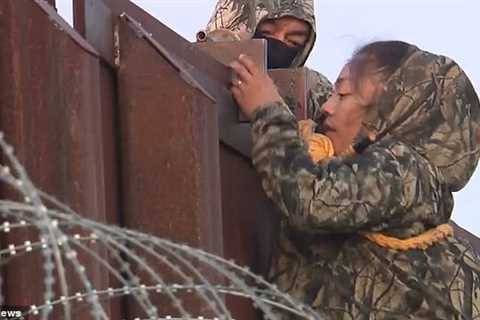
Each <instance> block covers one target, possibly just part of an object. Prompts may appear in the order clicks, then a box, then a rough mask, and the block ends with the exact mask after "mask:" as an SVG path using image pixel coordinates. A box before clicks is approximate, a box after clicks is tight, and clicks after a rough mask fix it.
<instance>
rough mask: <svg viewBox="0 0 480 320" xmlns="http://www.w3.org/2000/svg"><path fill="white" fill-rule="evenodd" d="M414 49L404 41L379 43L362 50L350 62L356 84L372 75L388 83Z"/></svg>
mask: <svg viewBox="0 0 480 320" xmlns="http://www.w3.org/2000/svg"><path fill="white" fill-rule="evenodd" d="M412 48H414V47H413V46H412V45H410V44H408V43H406V42H402V41H377V42H372V43H370V44H367V45H366V46H364V47H362V48H360V49H359V50H357V51H356V52H355V53H354V54H353V57H352V59H350V61H349V66H350V73H351V77H352V79H353V82H354V84H355V85H356V86H358V84H359V81H360V79H362V77H364V76H367V75H372V74H375V75H377V76H380V81H387V79H388V78H390V76H391V75H392V74H393V73H394V72H395V71H396V70H397V69H398V68H399V67H400V66H401V65H402V64H403V62H404V61H405V59H406V58H407V57H408V56H409V53H410V52H411V49H412Z"/></svg>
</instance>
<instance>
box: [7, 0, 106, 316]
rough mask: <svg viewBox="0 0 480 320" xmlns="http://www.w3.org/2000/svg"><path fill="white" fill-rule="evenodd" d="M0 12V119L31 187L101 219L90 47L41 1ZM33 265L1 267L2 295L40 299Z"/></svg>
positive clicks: (37, 258)
mask: <svg viewBox="0 0 480 320" xmlns="http://www.w3.org/2000/svg"><path fill="white" fill-rule="evenodd" d="M0 12H2V19H0V40H1V41H2V46H1V47H0V68H1V69H2V71H3V72H2V73H1V74H0V81H1V83H2V86H0V101H1V105H2V108H1V110H0V126H1V128H2V131H4V132H5V135H6V139H7V140H8V141H9V142H10V143H12V144H13V145H14V147H15V150H16V154H17V156H18V157H19V159H20V160H21V161H22V163H23V164H24V165H25V166H26V169H27V171H28V172H29V174H30V176H31V178H32V180H33V181H34V182H35V183H36V185H37V186H38V187H39V188H41V189H43V190H45V191H46V192H48V193H50V194H54V195H55V196H56V197H57V198H58V199H59V200H61V201H63V202H65V203H67V204H68V205H69V206H71V207H72V208H73V209H75V210H77V211H78V212H81V213H83V214H85V215H87V217H88V218H91V219H94V220H97V221H105V220H106V208H107V207H108V208H109V207H111V206H110V204H109V203H107V202H106V201H107V200H106V199H108V198H107V196H106V193H107V191H106V190H105V188H106V181H105V174H104V172H105V171H104V170H105V166H106V165H107V164H106V163H105V162H104V157H103V150H102V148H103V146H102V143H101V142H99V137H101V136H102V134H101V131H102V123H101V115H100V112H101V99H100V91H99V86H98V84H99V82H100V79H99V75H100V71H99V68H100V64H99V60H98V58H97V57H96V54H95V50H93V48H91V47H89V46H88V44H86V42H85V41H84V40H82V41H83V43H82V41H75V37H73V36H72V35H75V33H74V31H72V30H71V28H69V27H68V28H67V27H64V26H63V25H62V24H61V23H59V21H61V18H59V17H58V16H56V13H55V12H54V10H53V9H52V8H51V7H49V6H48V4H46V3H42V2H41V1H17V0H8V1H7V0H5V1H0ZM72 40H74V41H72ZM26 44H28V45H26ZM1 192H2V193H3V194H5V193H6V192H7V191H6V190H1ZM36 239H37V240H38V234H37V233H36V232H35V231H33V230H25V231H24V232H18V233H15V234H11V235H9V236H7V237H4V238H3V239H2V242H3V243H5V242H7V243H23V241H26V240H30V241H32V242H33V241H36ZM79 256H80V257H81V259H82V261H84V262H85V265H86V266H87V269H88V271H87V273H88V277H89V278H90V279H92V283H93V285H94V286H95V287H108V285H109V282H108V281H109V280H108V277H107V276H106V273H105V272H104V271H101V269H100V266H98V265H97V264H96V262H95V261H94V260H93V259H92V258H91V257H90V256H87V255H86V254H82V253H80V254H79ZM39 266H42V258H41V255H36V254H32V255H28V256H24V257H21V258H20V259H18V260H15V261H12V263H11V264H9V266H8V267H6V268H5V274H4V279H6V283H5V284H4V288H3V290H2V292H4V295H5V296H6V301H5V303H7V304H10V305H25V306H28V305H31V304H37V305H40V304H42V303H43V274H42V273H39V272H38V268H39ZM74 274H75V272H74V271H73V269H71V268H67V275H68V281H69V283H70V288H71V290H81V289H82V288H83V286H82V284H81V283H80V282H79V279H77V278H76V277H74V276H73V275H74ZM57 290H58V288H57ZM57 294H58V291H57ZM57 315H58V314H57V313H56V312H55V313H54V314H53V317H54V318H56V317H57ZM78 316H79V317H80V318H85V319H87V318H89V316H90V314H89V312H87V311H80V312H79V313H78ZM58 317H59V316H58Z"/></svg>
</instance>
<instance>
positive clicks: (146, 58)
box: [118, 19, 223, 317]
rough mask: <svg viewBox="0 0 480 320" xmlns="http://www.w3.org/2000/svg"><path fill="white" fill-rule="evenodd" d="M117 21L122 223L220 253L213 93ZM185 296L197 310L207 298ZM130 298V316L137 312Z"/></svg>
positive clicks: (129, 26) (165, 305)
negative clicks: (199, 87)
mask: <svg viewBox="0 0 480 320" xmlns="http://www.w3.org/2000/svg"><path fill="white" fill-rule="evenodd" d="M118 24H119V25H118V35H119V42H120V46H119V48H120V61H119V63H120V64H119V68H118V83H119V124H120V141H121V143H122V144H121V150H120V155H121V164H122V165H121V171H122V196H121V198H122V208H123V212H124V221H125V224H126V226H127V227H129V228H134V229H137V230H141V231H144V232H148V233H152V234H155V235H157V236H160V237H164V238H168V239H172V240H175V241H179V242H185V243H188V244H189V245H192V246H195V247H201V248H203V249H205V250H207V251H209V252H213V253H217V254H222V253H223V241H222V217H221V204H220V203H221V202H220V194H221V192H220V173H219V146H218V139H219V138H218V123H217V114H216V110H215V108H214V101H212V100H211V99H209V98H208V97H207V96H205V95H203V94H202V92H201V91H199V90H197V89H196V88H194V87H192V86H191V85H190V83H188V82H186V81H185V80H184V79H183V78H182V77H181V75H180V71H179V70H177V69H176V68H175V67H174V66H172V64H171V61H168V60H167V59H165V56H164V55H161V54H159V52H158V50H157V48H155V47H154V46H152V43H151V41H149V39H146V38H145V37H143V36H139V33H138V28H136V26H135V25H132V24H131V23H129V21H127V20H125V19H119V21H118ZM140 35H141V34H140ZM162 271H163V272H164V271H165V270H158V272H162ZM206 275H207V276H208V273H207V274H206ZM169 276H171V277H174V275H168V276H167V278H168V277H169ZM173 279H175V278H173ZM143 280H144V282H142V283H145V282H148V281H149V280H148V279H143ZM172 281H175V280H172ZM153 300H154V301H156V304H157V305H162V306H163V308H162V312H166V310H170V309H168V308H169V307H168V303H165V300H164V299H162V298H161V297H160V296H156V297H154V298H153ZM187 301H191V303H189V304H185V305H186V306H187V307H188V308H189V309H190V310H192V311H196V312H199V313H200V314H202V311H203V309H204V308H205V306H203V305H202V304H199V303H198V302H197V301H196V300H194V299H191V300H189V299H187ZM162 302H163V303H162ZM131 306H132V309H131V310H132V312H133V313H132V314H130V316H131V317H133V316H137V315H136V314H135V313H134V312H135V310H136V309H135V306H134V305H133V304H132V305H131ZM206 310H208V309H207V308H205V312H207V311H206ZM192 313H193V312H192Z"/></svg>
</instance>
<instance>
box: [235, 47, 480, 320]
mask: <svg viewBox="0 0 480 320" xmlns="http://www.w3.org/2000/svg"><path fill="white" fill-rule="evenodd" d="M392 46H393V47H395V46H398V42H383V43H376V44H372V45H370V46H369V47H366V48H367V49H363V50H360V51H359V52H360V53H359V54H356V55H355V56H354V58H353V59H352V61H351V62H350V63H349V64H347V66H346V67H345V68H344V71H342V75H343V76H342V75H341V77H340V78H339V80H337V83H336V88H335V92H334V93H333V95H332V97H331V98H330V100H329V101H328V102H327V103H326V104H325V106H324V107H323V109H324V112H326V113H327V117H326V120H325V123H326V124H325V125H324V126H323V129H322V130H323V132H324V133H325V134H326V135H327V136H328V135H329V134H330V133H329V132H331V131H332V130H333V128H332V127H331V125H332V123H333V121H330V120H333V119H334V115H333V113H334V112H333V111H332V110H329V108H331V106H329V104H332V103H333V104H335V103H337V104H338V103H341V102H342V101H344V102H346V101H350V99H351V101H357V102H359V103H358V105H359V106H361V107H362V108H363V109H362V110H364V113H361V121H360V122H359V124H360V126H359V128H358V130H357V132H356V134H355V137H354V138H352V139H351V143H352V145H353V148H352V149H353V150H355V152H344V151H345V150H340V148H338V149H337V147H338V146H339V144H335V143H333V145H334V146H335V148H336V150H335V155H334V156H333V157H330V158H325V159H323V160H320V161H319V162H317V163H315V162H314V161H313V160H312V158H311V157H310V154H309V153H308V146H307V145H306V143H305V142H304V140H303V139H302V138H301V137H300V136H299V128H298V123H297V121H296V119H295V117H294V116H293V115H292V114H291V112H290V111H289V108H288V106H286V104H285V103H284V102H283V101H282V99H281V98H280V97H279V95H278V92H276V89H275V87H274V85H273V83H272V81H271V80H270V79H269V78H268V76H265V75H262V74H259V72H258V70H257V69H256V66H255V65H254V64H253V63H252V61H251V60H250V59H249V58H248V57H245V56H242V57H240V59H239V60H238V61H236V62H234V63H232V65H231V67H232V69H233V70H234V71H235V72H236V73H237V74H238V76H239V78H240V79H242V84H241V85H235V86H233V87H232V93H233V95H234V97H235V98H236V100H237V102H238V104H239V106H240V108H241V109H242V110H243V112H244V113H245V114H246V115H248V116H249V117H250V119H251V121H252V134H253V140H254V148H253V162H254V165H255V167H256V169H257V171H258V173H259V174H260V176H261V178H262V181H263V186H264V189H265V192H266V193H267V195H268V196H269V197H270V198H271V199H272V200H273V201H274V202H275V203H276V204H277V206H278V207H279V208H280V209H281V211H282V213H283V220H282V233H281V239H279V241H278V244H279V245H278V248H277V252H276V256H275V260H274V263H273V264H272V268H271V281H273V282H275V283H276V284H277V285H278V286H279V288H280V289H282V290H284V291H285V292H288V293H290V294H291V295H292V296H294V297H295V298H297V299H299V300H300V301H302V302H304V303H307V304H309V305H310V306H312V307H313V308H314V309H315V310H318V313H319V314H320V315H322V316H324V317H325V318H326V319H480V261H479V258H478V256H477V255H476V254H475V253H474V252H473V250H472V249H471V248H470V246H469V245H468V244H467V243H464V242H463V241H461V240H460V239H457V238H456V237H455V236H454V235H450V234H444V237H439V238H436V239H434V241H430V242H428V243H427V245H425V244H424V245H423V246H418V247H416V248H415V247H413V248H409V247H406V248H402V249H398V248H397V249H394V248H393V247H389V246H388V243H387V245H386V246H383V245H379V243H377V242H375V241H373V240H374V239H375V237H373V238H372V237H369V236H371V235H372V234H373V235H378V234H380V235H382V236H384V237H388V238H389V239H395V240H396V241H397V242H402V241H404V242H407V243H408V241H409V240H410V239H414V238H415V239H416V238H420V239H424V238H429V235H431V234H432V233H429V232H431V231H432V230H434V231H435V230H436V229H437V228H439V227H440V226H444V225H445V224H446V223H448V221H449V219H450V216H451V213H452V209H453V196H452V193H453V192H456V191H458V190H460V189H462V188H463V187H464V186H465V184H466V183H467V182H468V180H469V179H470V177H471V175H472V173H473V172H474V170H475V168H476V166H477V163H478V160H479V157H480V103H479V99H478V97H477V95H476V93H475V91H474V89H473V86H472V84H471V83H470V81H469V79H468V78H467V76H466V75H465V73H464V72H463V71H462V69H461V68H460V67H459V66H458V65H457V64H456V63H455V62H454V61H452V60H451V59H449V58H447V57H444V56H439V55H436V54H432V53H429V52H426V51H423V50H420V49H418V48H417V47H415V46H413V45H408V44H405V43H403V47H404V48H405V47H406V50H405V53H404V54H403V56H404V57H403V58H402V59H401V60H399V61H401V63H399V64H398V67H395V68H394V69H393V70H392V72H391V74H389V75H388V77H385V78H382V77H379V76H378V75H379V74H382V72H383V66H376V65H375V59H374V58H372V59H366V58H365V57H371V55H369V54H366V53H368V52H369V48H370V49H371V48H375V47H381V48H383V49H385V48H386V49H389V48H391V47H392ZM387 52H388V50H387ZM391 52H392V53H395V52H393V51H391ZM372 61H373V63H372ZM374 67H378V68H376V69H375V68H374ZM362 69H363V71H361V70H362ZM370 69H372V70H373V71H375V72H373V71H371V72H365V71H364V70H370ZM345 70H347V71H345ZM359 75H363V76H361V77H360V76H359ZM355 79H360V80H355ZM344 80H347V82H348V85H349V88H350V89H349V90H350V92H344V91H342V90H344V89H342V88H341V85H340V83H341V82H344ZM369 83H370V84H376V85H375V86H374V90H370V91H368V90H367V91H368V92H373V95H372V99H370V100H369V99H366V98H365V97H367V96H368V94H363V91H362V90H364V89H362V88H367V87H368V85H369ZM259 86H262V88H264V90H263V94H262V95H259V94H257V95H255V88H258V87H259ZM365 90H366V89H365ZM367 91H365V92H367ZM354 98H355V99H356V100H354ZM364 98H365V100H363V99H364ZM335 99H336V100H335ZM362 101H363V102H362ZM367 101H368V102H367ZM344 102H342V103H344ZM360 102H362V103H360ZM352 103H354V102H352ZM344 107H346V108H348V106H347V105H346V104H344ZM352 110H353V109H352ZM337 111H338V110H337ZM342 112H343V111H342ZM359 114H360V113H359ZM329 118H330V119H329ZM320 127H321V128H322V126H320ZM336 134H338V135H341V134H342V132H336ZM331 136H332V137H334V135H333V134H332V135H331ZM333 140H334V139H332V141H333ZM422 237H424V238H422ZM430 240H431V239H430ZM282 319H283V318H282ZM285 319H290V318H288V317H285Z"/></svg>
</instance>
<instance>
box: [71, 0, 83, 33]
mask: <svg viewBox="0 0 480 320" xmlns="http://www.w3.org/2000/svg"><path fill="white" fill-rule="evenodd" d="M73 26H74V28H75V30H77V32H78V33H80V34H81V35H82V36H83V37H85V35H86V33H85V0H73Z"/></svg>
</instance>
